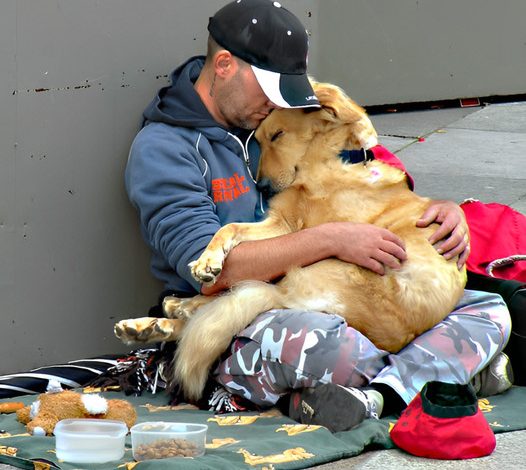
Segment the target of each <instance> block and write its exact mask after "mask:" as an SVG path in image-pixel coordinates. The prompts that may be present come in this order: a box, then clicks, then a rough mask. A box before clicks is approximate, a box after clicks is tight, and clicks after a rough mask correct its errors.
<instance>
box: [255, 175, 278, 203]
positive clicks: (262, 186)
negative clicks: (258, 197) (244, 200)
mask: <svg viewBox="0 0 526 470" xmlns="http://www.w3.org/2000/svg"><path fill="white" fill-rule="evenodd" d="M257 188H258V191H259V192H260V193H261V194H263V197H264V198H265V199H270V198H271V197H272V196H274V195H275V194H277V191H276V190H275V189H274V187H273V186H272V181H271V180H269V179H268V178H261V179H260V180H259V181H258V182H257Z"/></svg>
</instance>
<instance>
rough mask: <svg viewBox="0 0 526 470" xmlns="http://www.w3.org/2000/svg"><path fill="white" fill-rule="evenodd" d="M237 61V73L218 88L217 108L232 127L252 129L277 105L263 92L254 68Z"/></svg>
mask: <svg viewBox="0 0 526 470" xmlns="http://www.w3.org/2000/svg"><path fill="white" fill-rule="evenodd" d="M237 63H238V66H239V67H238V70H237V71H236V73H235V74H233V75H232V77H231V78H230V80H228V81H227V82H225V83H224V84H223V86H222V87H221V88H218V89H216V96H215V98H216V103H217V108H218V110H219V112H220V113H221V115H222V117H223V118H224V121H225V122H226V123H227V124H228V125H229V126H230V127H240V128H242V129H249V130H251V129H255V128H256V127H257V126H258V125H259V123H260V122H261V121H262V120H263V119H265V118H266V117H267V116H268V114H269V113H270V111H272V109H275V108H277V106H276V105H274V103H272V102H271V101H269V99H268V98H267V96H266V95H265V93H263V90H262V89H261V87H260V86H259V83H258V81H257V79H256V76H255V75H254V72H253V71H252V68H251V67H250V66H249V65H248V64H246V63H243V62H241V61H237Z"/></svg>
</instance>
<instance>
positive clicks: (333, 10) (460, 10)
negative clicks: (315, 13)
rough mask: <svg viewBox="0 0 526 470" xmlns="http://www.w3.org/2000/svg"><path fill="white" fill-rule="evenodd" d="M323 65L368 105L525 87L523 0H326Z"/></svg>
mask: <svg viewBox="0 0 526 470" xmlns="http://www.w3.org/2000/svg"><path fill="white" fill-rule="evenodd" d="M320 4H322V5H323V8H320V12H319V18H318V19H319V30H320V31H321V33H322V34H321V35H320V37H319V38H316V40H318V41H319V42H320V44H318V46H319V47H318V51H319V52H320V53H321V54H320V56H319V57H317V61H316V68H317V70H320V71H323V72H321V73H322V74H323V77H324V79H326V80H328V81H332V82H334V83H338V84H339V85H341V86H342V87H344V88H345V89H346V90H347V91H348V92H349V93H351V95H352V96H353V97H354V98H355V99H356V100H357V101H358V102H360V103H363V104H367V105H375V104H386V103H399V102H415V101H430V100H441V99H450V98H451V99H452V98H466V97H479V96H491V95H509V94H514V93H517V94H518V93H526V79H525V77H526V27H525V26H524V19H525V18H526V2H524V1H522V0H500V1H498V2H495V1H491V0H395V1H393V0H323V1H321V2H320Z"/></svg>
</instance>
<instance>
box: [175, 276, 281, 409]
mask: <svg viewBox="0 0 526 470" xmlns="http://www.w3.org/2000/svg"><path fill="white" fill-rule="evenodd" d="M279 299H280V293H279V287H278V286H275V285H273V284H267V283H265V282H259V281H248V282H243V283H241V284H239V285H237V286H236V287H234V288H233V289H232V290H231V291H229V292H228V293H226V294H223V295H221V296H219V297H218V298H217V299H216V300H214V301H213V302H209V303H207V304H206V305H203V306H202V307H200V308H199V310H198V311H197V312H196V313H195V315H194V316H192V317H191V318H190V320H189V321H188V322H187V324H186V326H185V328H184V330H183V332H182V334H181V337H180V340H179V345H178V347H177V352H176V355H175V358H174V367H173V374H174V376H173V380H172V381H171V382H172V383H176V384H178V385H179V386H180V387H181V388H182V390H183V393H184V395H185V397H186V398H187V399H189V400H198V399H199V398H200V397H201V395H202V393H203V389H204V387H205V384H206V380H207V377H208V373H209V370H210V368H211V366H212V365H213V363H214V362H215V361H216V360H217V359H218V358H219V356H220V355H221V354H222V353H223V352H224V351H226V349H227V348H228V346H229V345H230V343H231V341H232V339H233V337H234V336H235V335H236V334H238V333H239V332H240V331H241V330H243V328H245V327H246V326H247V325H248V324H249V323H250V322H251V321H252V320H254V319H255V318H256V317H257V316H258V315H259V314H260V313H263V312H265V311H267V310H270V309H272V308H280V307H281V305H280V302H279Z"/></svg>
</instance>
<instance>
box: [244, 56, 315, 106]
mask: <svg viewBox="0 0 526 470" xmlns="http://www.w3.org/2000/svg"><path fill="white" fill-rule="evenodd" d="M251 67H252V70H253V71H254V75H255V76H256V79H257V81H258V83H259V86H261V88H262V90H263V92H264V93H265V95H267V98H268V99H269V100H270V101H272V102H273V103H274V104H275V105H276V106H279V107H280V108H308V107H313V106H314V107H318V108H319V107H320V103H319V101H318V98H316V95H315V94H314V90H313V89H312V86H311V84H310V82H309V78H308V77H307V75H306V74H284V73H279V72H271V71H270V70H264V69H261V68H259V67H256V66H255V65H251Z"/></svg>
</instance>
